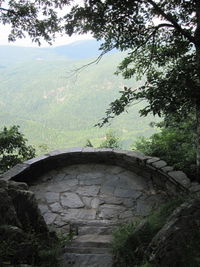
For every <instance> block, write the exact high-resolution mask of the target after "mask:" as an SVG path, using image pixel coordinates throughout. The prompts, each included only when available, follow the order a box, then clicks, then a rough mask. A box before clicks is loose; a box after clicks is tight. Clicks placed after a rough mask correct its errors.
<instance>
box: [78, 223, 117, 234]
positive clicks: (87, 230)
mask: <svg viewBox="0 0 200 267" xmlns="http://www.w3.org/2000/svg"><path fill="white" fill-rule="evenodd" d="M116 229H117V227H114V226H109V227H108V226H93V225H89V226H79V227H77V232H78V235H88V234H93V233H95V234H97V235H111V234H112V233H113V231H115V230H116Z"/></svg>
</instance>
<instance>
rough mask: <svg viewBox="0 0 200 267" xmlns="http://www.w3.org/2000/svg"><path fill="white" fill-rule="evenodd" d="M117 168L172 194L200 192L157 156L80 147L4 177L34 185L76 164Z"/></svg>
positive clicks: (55, 153) (36, 160)
mask: <svg viewBox="0 0 200 267" xmlns="http://www.w3.org/2000/svg"><path fill="white" fill-rule="evenodd" d="M91 163H98V164H107V165H117V166H120V167H123V168H125V169H127V170H129V171H132V172H134V173H136V174H138V175H140V176H142V177H144V178H145V177H146V178H148V179H149V178H150V179H151V180H152V182H153V184H154V186H156V187H157V188H158V189H160V190H164V191H167V192H168V193H169V194H170V195H176V194H177V192H179V193H180V192H186V193H187V192H189V191H199V190H200V188H199V187H200V186H199V185H198V184H194V183H191V182H190V180H189V179H188V177H187V176H186V175H185V173H183V172H182V171H174V170H173V168H172V167H170V166H167V163H166V162H165V161H163V160H160V159H159V158H156V157H149V156H145V155H143V154H142V153H140V152H136V151H128V150H120V149H105V148H104V149H96V148H90V147H84V148H82V147H78V148H70V149H64V150H55V151H53V152H50V153H49V154H45V155H42V156H39V157H37V158H33V159H30V160H28V161H26V162H24V163H22V164H17V165H16V166H15V167H13V168H12V169H10V170H9V171H8V172H6V173H4V174H3V175H2V177H1V178H2V179H4V180H14V181H19V182H26V183H27V184H32V182H33V181H35V180H37V179H39V177H40V176H41V175H43V174H45V173H46V172H48V171H51V170H53V169H55V168H63V167H66V166H69V165H73V164H91Z"/></svg>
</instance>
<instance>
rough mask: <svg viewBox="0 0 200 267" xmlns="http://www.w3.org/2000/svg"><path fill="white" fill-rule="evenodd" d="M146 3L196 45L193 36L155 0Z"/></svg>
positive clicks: (148, 0)
mask: <svg viewBox="0 0 200 267" xmlns="http://www.w3.org/2000/svg"><path fill="white" fill-rule="evenodd" d="M146 1H147V2H148V3H149V4H151V5H152V6H153V7H154V8H155V10H156V11H157V12H158V14H160V15H161V16H162V17H163V18H165V19H166V20H167V21H169V22H171V24H173V26H174V28H175V29H176V30H177V31H178V32H180V33H181V34H182V35H183V36H185V37H186V38H187V39H188V40H189V41H190V42H192V43H195V38H194V37H193V36H192V35H191V34H189V33H188V32H187V31H185V30H184V29H183V28H182V27H181V26H180V25H179V24H178V23H177V21H176V20H175V19H174V18H173V17H172V16H171V15H170V14H166V13H165V12H164V11H163V10H162V9H161V8H160V7H159V5H158V4H157V3H155V2H154V1H153V0H146Z"/></svg>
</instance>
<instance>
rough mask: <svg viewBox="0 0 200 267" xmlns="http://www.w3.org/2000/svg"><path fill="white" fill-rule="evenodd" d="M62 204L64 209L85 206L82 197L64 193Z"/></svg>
mask: <svg viewBox="0 0 200 267" xmlns="http://www.w3.org/2000/svg"><path fill="white" fill-rule="evenodd" d="M60 202H61V205H62V206H63V207H64V208H66V207H67V208H82V207H84V206H85V205H84V203H83V202H82V200H81V199H80V197H79V196H78V195H77V194H75V193H62V194H61V199H60Z"/></svg>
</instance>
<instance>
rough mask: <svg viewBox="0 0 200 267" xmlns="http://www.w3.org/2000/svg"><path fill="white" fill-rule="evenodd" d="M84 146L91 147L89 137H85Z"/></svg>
mask: <svg viewBox="0 0 200 267" xmlns="http://www.w3.org/2000/svg"><path fill="white" fill-rule="evenodd" d="M85 146H86V147H93V144H92V142H91V141H90V139H87V140H86V144H85Z"/></svg>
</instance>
